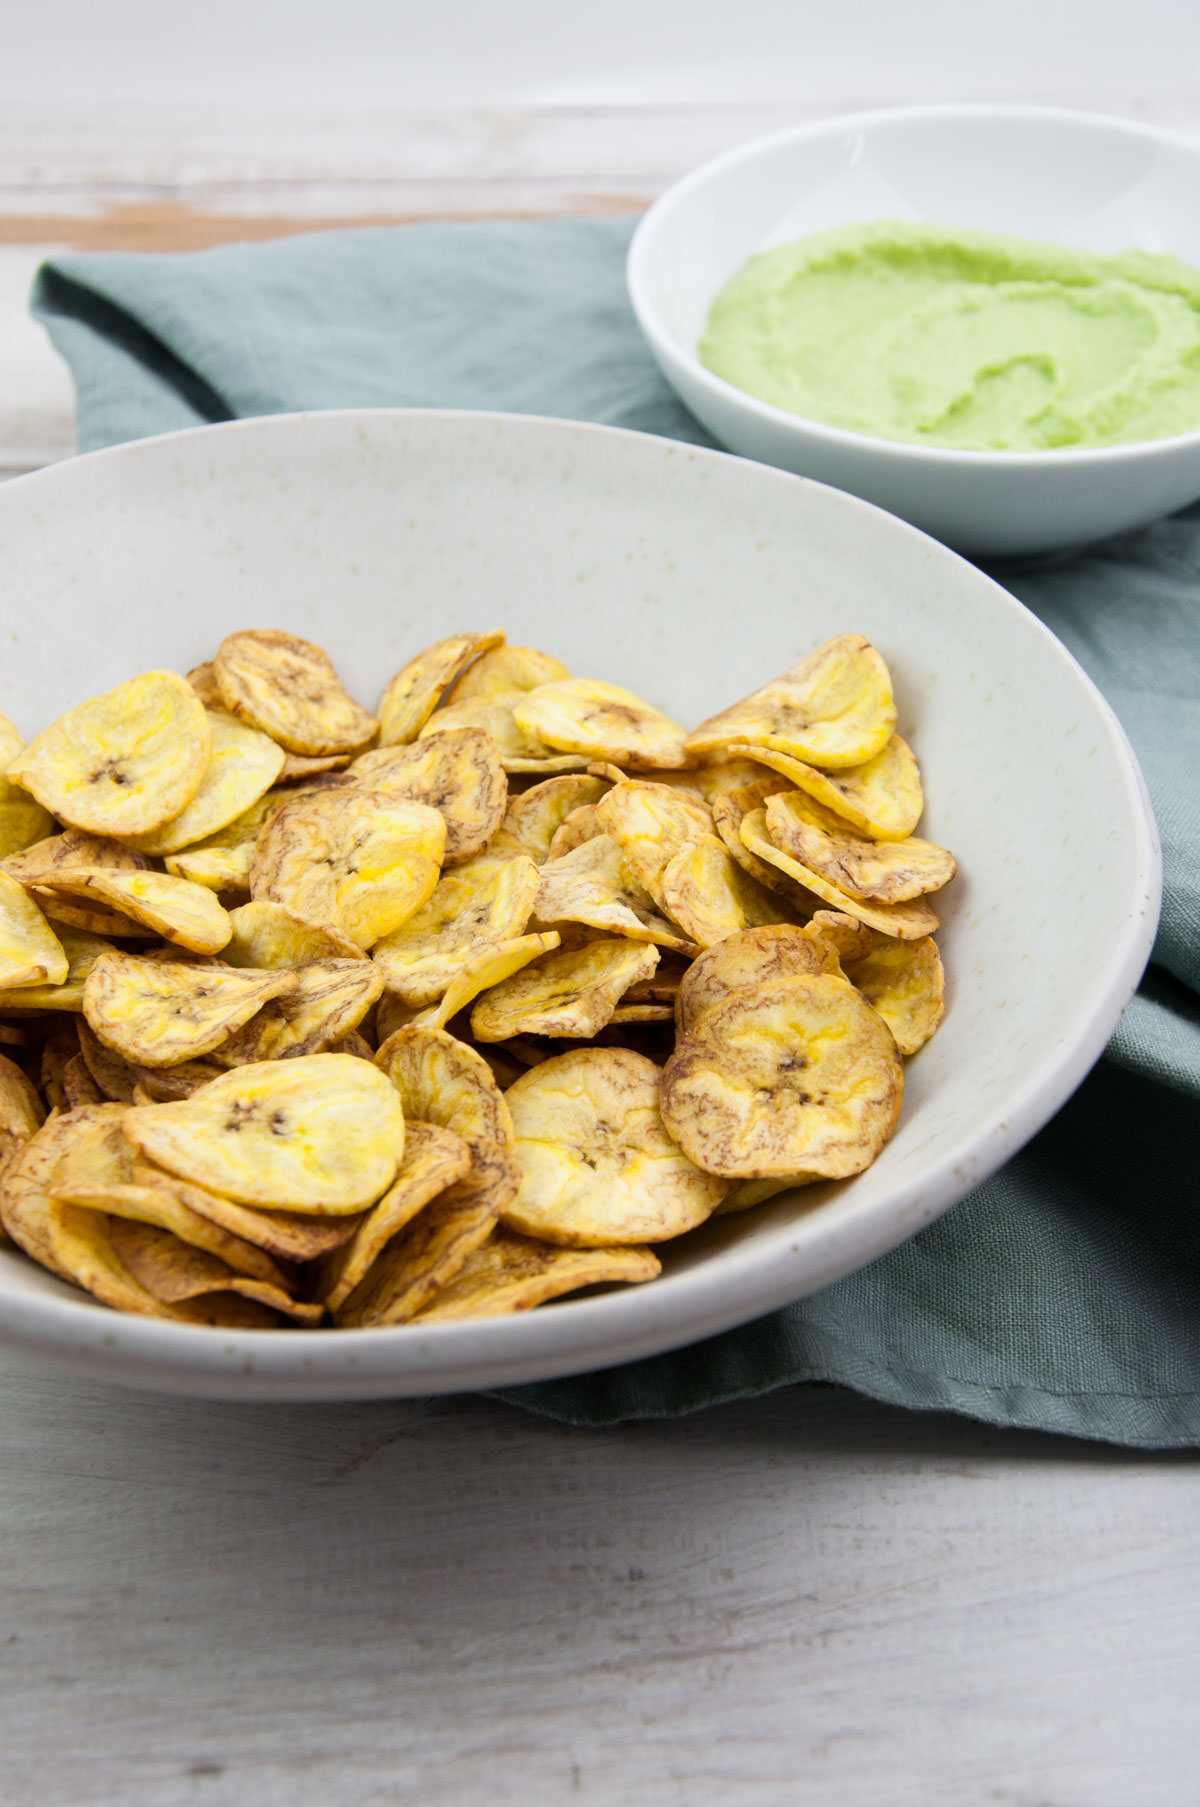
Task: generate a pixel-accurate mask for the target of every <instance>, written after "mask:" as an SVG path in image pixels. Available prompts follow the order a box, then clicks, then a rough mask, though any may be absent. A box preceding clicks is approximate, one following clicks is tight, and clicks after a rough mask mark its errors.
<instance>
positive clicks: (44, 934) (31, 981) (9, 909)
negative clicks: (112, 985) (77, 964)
mask: <svg viewBox="0 0 1200 1807" xmlns="http://www.w3.org/2000/svg"><path fill="white" fill-rule="evenodd" d="M69 971H70V962H69V960H68V959H67V954H66V949H65V948H64V947H63V945H62V943H61V942H60V941H59V939H58V936H57V935H56V934H55V933H54V930H53V929H52V928H51V927H50V924H49V923H48V922H47V921H46V918H45V917H44V916H43V915H42V912H41V911H40V910H39V909H38V907H37V905H36V904H35V903H34V901H33V899H32V898H31V897H30V896H29V893H28V892H27V891H26V890H25V887H24V886H23V885H20V884H18V883H17V880H16V879H15V878H11V877H10V876H9V874H8V873H7V872H0V987H3V988H5V989H7V988H8V987H9V986H14V985H15V986H31V985H37V986H44V985H55V986H57V985H62V984H63V983H65V981H66V977H67V973H68V972H69Z"/></svg>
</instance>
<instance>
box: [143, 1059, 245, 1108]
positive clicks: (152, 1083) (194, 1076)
mask: <svg viewBox="0 0 1200 1807" xmlns="http://www.w3.org/2000/svg"><path fill="white" fill-rule="evenodd" d="M129 1070H130V1072H131V1073H132V1074H133V1077H134V1082H135V1083H134V1087H133V1096H132V1098H131V1099H130V1100H129V1102H130V1104H173V1103H174V1102H175V1101H176V1099H178V1098H190V1097H191V1095H192V1093H193V1092H196V1091H199V1089H200V1087H201V1086H202V1085H207V1084H208V1082H209V1080H210V1079H219V1078H220V1077H221V1074H222V1073H223V1072H224V1071H225V1068H224V1067H219V1066H218V1065H217V1063H216V1061H215V1060H181V1061H179V1062H178V1063H177V1065H175V1066H173V1067H147V1066H143V1065H141V1064H140V1063H138V1062H130V1063H129Z"/></svg>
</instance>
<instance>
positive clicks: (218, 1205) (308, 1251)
mask: <svg viewBox="0 0 1200 1807" xmlns="http://www.w3.org/2000/svg"><path fill="white" fill-rule="evenodd" d="M133 1177H134V1181H135V1183H136V1184H137V1185H138V1186H141V1187H144V1188H146V1189H147V1190H151V1189H157V1190H160V1191H167V1192H170V1193H171V1194H173V1196H174V1197H175V1198H176V1199H177V1200H178V1201H179V1203H181V1204H182V1205H184V1206H186V1207H187V1209H188V1210H190V1211H192V1212H194V1213H195V1215H196V1216H198V1217H204V1218H207V1219H208V1220H209V1222H210V1223H212V1224H214V1225H216V1226H217V1227H219V1228H221V1229H223V1230H226V1231H227V1232H228V1233H229V1234H230V1235H232V1236H235V1237H237V1238H238V1239H239V1240H240V1241H242V1242H247V1243H249V1244H251V1246H252V1247H254V1248H258V1249H262V1250H263V1251H264V1252H266V1253H269V1254H271V1255H274V1256H277V1257H278V1258H279V1259H280V1260H283V1261H318V1260H320V1258H321V1256H322V1255H327V1254H328V1253H329V1251H330V1250H331V1249H336V1248H340V1247H341V1245H342V1243H344V1242H349V1240H350V1238H351V1237H352V1236H353V1234H354V1232H355V1230H356V1229H357V1227H358V1225H359V1223H360V1221H361V1215H362V1214H361V1212H359V1213H355V1214H354V1215H349V1214H348V1215H346V1216H345V1217H307V1216H304V1215H302V1214H301V1213H299V1212H296V1211H282V1210H256V1209H255V1208H254V1207H252V1206H250V1205H239V1204H237V1203H235V1201H234V1200H233V1199H231V1198H225V1197H223V1196H222V1195H221V1194H220V1193H218V1192H210V1191H209V1190H208V1188H207V1187H205V1186H197V1185H194V1184H192V1183H191V1182H189V1181H187V1180H182V1179H180V1178H179V1175H178V1174H175V1173H168V1172H167V1170H166V1169H165V1168H164V1167H160V1166H159V1165H158V1164H157V1162H155V1161H149V1160H147V1159H146V1158H145V1157H144V1156H142V1155H138V1156H135V1158H134V1163H133ZM166 1227H167V1228H168V1229H170V1228H173V1227H174V1226H172V1225H170V1224H168V1225H167V1226H166ZM177 1233H178V1232H177ZM226 1259H228V1257H226Z"/></svg>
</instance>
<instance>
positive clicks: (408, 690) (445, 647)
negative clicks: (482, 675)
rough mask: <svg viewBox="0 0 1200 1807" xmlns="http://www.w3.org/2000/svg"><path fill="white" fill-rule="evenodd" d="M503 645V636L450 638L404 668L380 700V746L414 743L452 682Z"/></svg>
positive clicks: (434, 645) (480, 635)
mask: <svg viewBox="0 0 1200 1807" xmlns="http://www.w3.org/2000/svg"><path fill="white" fill-rule="evenodd" d="M503 645H504V635H503V634H502V633H498V632H496V633H490V634H451V635H450V636H449V637H448V638H447V639H445V640H437V641H435V642H434V644H433V645H432V646H427V647H426V648H425V650H424V652H420V653H418V654H417V656H416V658H415V659H410V661H409V663H408V664H407V665H405V666H403V667H402V668H401V669H400V670H399V671H398V672H397V673H396V675H395V677H394V678H392V679H391V680H390V681H389V683H388V685H387V688H386V689H385V690H384V693H383V695H382V697H381V698H380V700H379V744H380V746H383V747H395V746H400V745H403V744H405V743H406V742H408V741H410V740H415V739H416V737H417V735H418V734H419V733H420V731H421V729H422V728H423V727H424V725H425V723H426V722H427V721H428V720H429V717H430V716H431V715H432V713H433V711H434V709H435V708H436V707H437V705H438V703H439V702H440V700H441V698H442V694H443V692H444V691H446V690H447V689H448V688H449V687H450V685H451V684H453V683H454V680H455V679H456V678H457V677H459V676H460V675H461V674H462V673H463V672H464V671H465V670H466V668H467V666H468V665H470V664H471V663H472V661H473V660H475V659H477V658H478V657H479V655H480V654H481V653H486V652H489V651H490V650H491V649H492V648H493V647H497V646H503Z"/></svg>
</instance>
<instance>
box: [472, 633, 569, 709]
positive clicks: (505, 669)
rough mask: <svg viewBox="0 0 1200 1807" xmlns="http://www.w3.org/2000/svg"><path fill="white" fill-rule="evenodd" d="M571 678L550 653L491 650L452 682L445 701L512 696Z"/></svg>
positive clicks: (513, 648) (506, 648)
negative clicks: (520, 691) (560, 679)
mask: <svg viewBox="0 0 1200 1807" xmlns="http://www.w3.org/2000/svg"><path fill="white" fill-rule="evenodd" d="M570 675H571V674H570V672H569V671H568V670H567V668H566V666H565V665H564V664H563V663H562V662H561V660H559V659H552V658H551V657H550V654H549V653H541V652H538V651H537V649H536V648H535V647H532V646H508V645H503V646H494V647H493V648H492V649H491V650H490V651H489V652H485V653H482V654H480V656H479V658H477V659H476V660H475V661H474V662H473V663H472V664H471V665H468V667H467V669H466V670H465V671H464V672H463V674H462V676H461V677H460V678H456V679H455V682H454V683H453V685H452V686H451V687H450V689H449V690H448V691H447V692H446V693H445V701H446V702H447V703H449V704H454V703H468V702H470V700H471V698H472V697H476V696H483V697H492V696H512V695H513V693H514V692H516V691H519V690H536V689H537V688H538V686H539V685H540V684H553V683H555V682H556V681H557V680H558V679H559V678H569V677H570Z"/></svg>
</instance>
